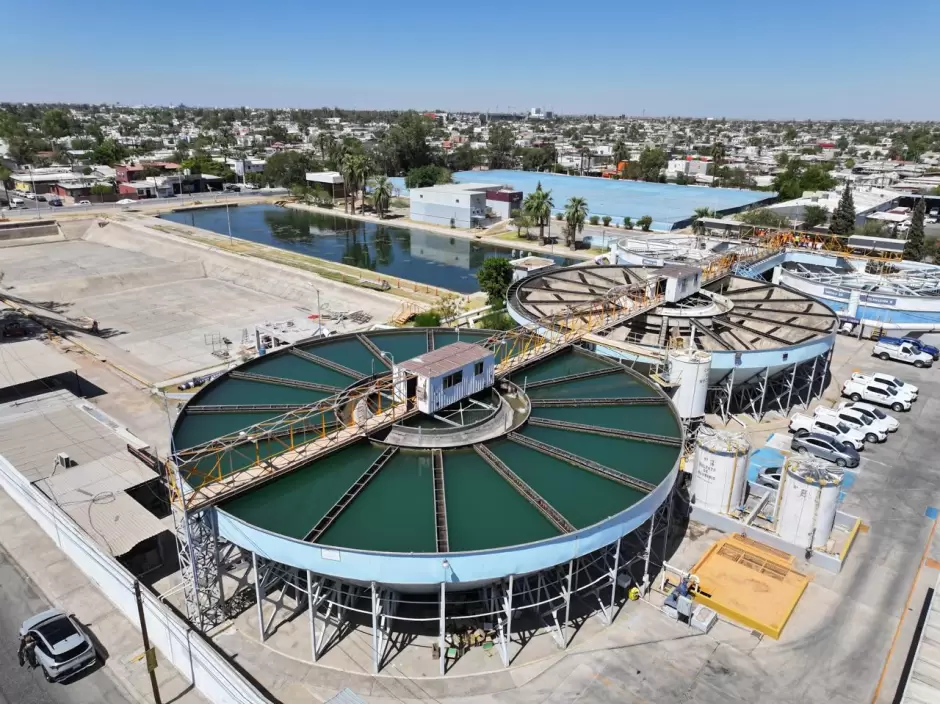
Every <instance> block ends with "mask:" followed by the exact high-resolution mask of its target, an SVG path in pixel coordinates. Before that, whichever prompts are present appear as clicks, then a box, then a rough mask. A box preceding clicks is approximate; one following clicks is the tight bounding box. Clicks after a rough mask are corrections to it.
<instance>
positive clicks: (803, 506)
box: [776, 458, 844, 548]
mask: <svg viewBox="0 0 940 704" xmlns="http://www.w3.org/2000/svg"><path fill="white" fill-rule="evenodd" d="M843 476H844V474H843V472H842V471H841V470H839V469H837V468H835V467H832V466H831V465H829V464H826V463H824V462H822V461H820V460H817V459H809V458H807V459H803V458H800V459H791V460H788V461H787V464H786V467H785V471H784V472H783V475H782V476H781V479H780V483H781V486H780V496H779V499H778V501H779V506H778V508H777V514H776V515H777V535H779V536H780V537H781V538H783V539H784V540H786V541H787V542H789V543H793V544H795V545H798V546H799V547H801V548H811V547H812V548H821V547H823V546H825V545H826V543H827V542H829V536H830V535H831V533H832V526H833V524H834V523H835V520H836V506H837V504H838V503H839V494H840V492H841V491H842V479H843Z"/></svg>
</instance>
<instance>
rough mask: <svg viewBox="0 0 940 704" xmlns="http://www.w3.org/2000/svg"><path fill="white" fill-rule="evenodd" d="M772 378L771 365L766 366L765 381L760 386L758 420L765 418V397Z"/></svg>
mask: <svg viewBox="0 0 940 704" xmlns="http://www.w3.org/2000/svg"><path fill="white" fill-rule="evenodd" d="M769 379H770V367H764V383H763V384H761V388H760V408H759V410H758V411H757V420H758V422H760V421H761V420H763V419H764V399H765V398H767V384H768V380H769Z"/></svg>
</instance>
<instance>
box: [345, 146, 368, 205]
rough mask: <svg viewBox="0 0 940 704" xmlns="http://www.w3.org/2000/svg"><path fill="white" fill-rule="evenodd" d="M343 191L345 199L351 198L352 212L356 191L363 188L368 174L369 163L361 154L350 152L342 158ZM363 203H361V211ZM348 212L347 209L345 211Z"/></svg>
mask: <svg viewBox="0 0 940 704" xmlns="http://www.w3.org/2000/svg"><path fill="white" fill-rule="evenodd" d="M342 174H343V192H344V193H345V194H346V197H347V200H351V201H352V203H351V205H352V212H353V213H355V212H356V193H358V192H359V190H360V189H363V188H365V182H366V179H367V178H368V176H369V163H368V161H367V159H366V157H365V156H364V155H362V154H356V153H355V152H350V153H348V154H346V157H345V158H344V159H343V167H342ZM364 211H365V203H363V212H364ZM347 212H348V211H347Z"/></svg>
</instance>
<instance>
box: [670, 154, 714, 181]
mask: <svg viewBox="0 0 940 704" xmlns="http://www.w3.org/2000/svg"><path fill="white" fill-rule="evenodd" d="M711 166H712V161H711V159H710V158H709V157H702V156H687V157H685V158H683V159H670V160H669V161H668V162H667V164H666V177H667V178H675V177H676V176H678V175H679V174H683V175H685V176H688V177H691V178H695V177H696V176H700V175H701V176H707V175H708V174H709V171H710V170H712V169H711V168H710V167H711Z"/></svg>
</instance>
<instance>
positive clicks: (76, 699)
mask: <svg viewBox="0 0 940 704" xmlns="http://www.w3.org/2000/svg"><path fill="white" fill-rule="evenodd" d="M47 608H49V603H48V602H47V601H45V600H44V599H43V598H42V597H41V596H39V595H38V594H37V593H36V590H35V589H34V588H33V585H32V584H31V583H30V582H29V580H28V579H27V578H26V577H25V576H24V575H23V573H22V572H21V571H20V569H19V567H18V566H17V565H16V564H15V563H14V562H13V561H12V559H11V558H10V555H9V554H8V553H7V552H6V550H4V549H3V548H2V547H0V704H98V703H99V702H100V703H101V704H125V703H127V704H129V703H130V702H133V701H134V700H132V699H129V698H128V697H127V696H126V695H125V694H124V692H123V691H122V690H121V689H120V688H119V687H118V686H117V685H116V684H115V683H114V682H112V681H111V679H110V678H109V677H108V675H107V674H106V673H105V671H104V670H102V669H98V670H95V671H93V672H91V673H90V674H88V675H86V676H85V677H83V678H81V679H79V680H78V681H76V682H72V683H70V684H50V683H48V682H46V680H45V679H44V678H43V676H42V672H41V671H40V670H38V669H36V670H28V669H27V668H25V667H23V668H21V667H20V666H19V663H18V662H17V658H16V651H17V645H18V642H17V632H18V631H19V626H20V624H21V623H22V622H23V621H24V620H25V619H26V618H27V617H28V616H31V615H32V614H34V613H36V612H38V611H42V610H44V609H47ZM93 630H94V629H93V628H92V632H93Z"/></svg>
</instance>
